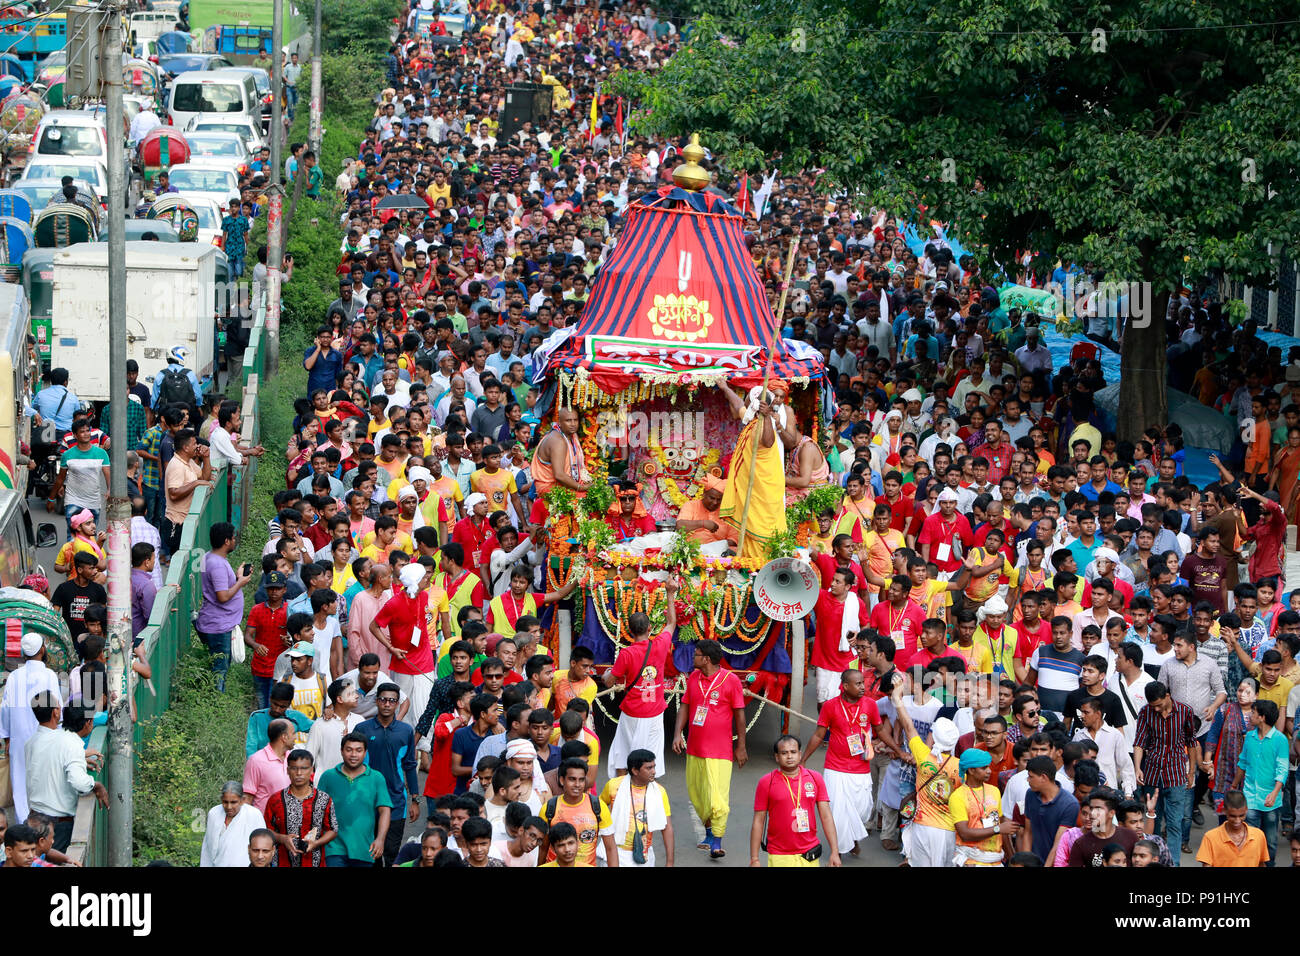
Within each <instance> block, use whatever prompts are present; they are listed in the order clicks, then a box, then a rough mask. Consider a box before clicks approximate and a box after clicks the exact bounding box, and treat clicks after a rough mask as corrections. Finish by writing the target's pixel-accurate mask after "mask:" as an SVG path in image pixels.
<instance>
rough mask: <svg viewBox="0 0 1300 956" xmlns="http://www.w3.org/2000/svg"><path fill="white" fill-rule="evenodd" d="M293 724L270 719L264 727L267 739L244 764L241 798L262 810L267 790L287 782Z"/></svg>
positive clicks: (285, 785) (264, 805) (279, 786)
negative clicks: (267, 741)
mask: <svg viewBox="0 0 1300 956" xmlns="http://www.w3.org/2000/svg"><path fill="white" fill-rule="evenodd" d="M294 734H295V731H294V726H293V724H292V723H291V722H289V721H287V720H273V721H271V723H270V724H269V725H268V726H267V728H266V736H267V737H268V738H269V739H270V743H268V744H267V745H266V746H265V747H263V748H262V749H261V750H259V751H258V752H257V753H255V754H253V756H251V757H249V758H248V762H247V763H245V764H244V802H245V803H251V804H252V805H253V806H255V807H257V809H258V810H259V811H260V812H261V813H263V814H265V813H266V801H268V800H270V799H271V794H273V793H279V792H280V791H281V790H283V789H284V788H285V787H287V786H289V764H288V756H289V751H290V750H292V749H293V741H294Z"/></svg>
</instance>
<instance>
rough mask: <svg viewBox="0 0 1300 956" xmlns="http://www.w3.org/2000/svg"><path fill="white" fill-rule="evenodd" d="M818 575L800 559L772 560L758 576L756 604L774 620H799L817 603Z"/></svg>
mask: <svg viewBox="0 0 1300 956" xmlns="http://www.w3.org/2000/svg"><path fill="white" fill-rule="evenodd" d="M817 591H818V587H817V574H816V573H815V572H814V571H813V569H812V568H811V567H810V566H809V565H808V564H807V563H806V562H804V561H800V560H799V559H798V558H777V559H776V560H775V561H769V562H768V563H767V564H765V565H763V567H762V568H761V569H760V570H759V572H758V574H756V575H755V576H754V603H755V604H757V605H758V609H759V610H760V611H762V612H763V613H764V614H766V615H767V616H768V617H770V618H771V619H772V620H774V621H797V620H799V619H800V618H804V617H807V616H808V615H809V614H811V613H812V610H813V607H814V606H816V604H817Z"/></svg>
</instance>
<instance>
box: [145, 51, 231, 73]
mask: <svg viewBox="0 0 1300 956" xmlns="http://www.w3.org/2000/svg"><path fill="white" fill-rule="evenodd" d="M232 66H234V64H233V63H231V62H230V61H229V60H227V59H226V58H225V57H224V56H221V55H219V54H216V53H164V54H162V55H160V56H159V57H158V69H160V70H162V71H163V72H164V73H166V74H167V76H168V77H169V78H175V77H177V76H180V75H181V74H182V73H203V72H207V71H209V70H227V69H229V68H230V67H232Z"/></svg>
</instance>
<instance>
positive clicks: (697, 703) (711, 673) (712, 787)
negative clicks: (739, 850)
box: [673, 639, 749, 860]
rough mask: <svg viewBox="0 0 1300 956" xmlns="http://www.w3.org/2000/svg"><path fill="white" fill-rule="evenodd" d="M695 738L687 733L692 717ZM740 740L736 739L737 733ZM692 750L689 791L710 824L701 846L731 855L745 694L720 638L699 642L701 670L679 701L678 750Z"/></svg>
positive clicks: (689, 754) (743, 754)
mask: <svg viewBox="0 0 1300 956" xmlns="http://www.w3.org/2000/svg"><path fill="white" fill-rule="evenodd" d="M688 718H689V720H690V728H691V731H690V737H689V738H687V737H684V736H683V733H684V731H685V730H686V722H687V719H688ZM733 732H734V733H735V735H736V743H735V745H734V747H733V745H732V742H731V735H732V733H733ZM682 751H685V752H686V792H687V794H688V795H689V796H690V798H691V805H692V806H694V807H695V812H696V813H697V814H699V817H700V820H701V821H703V823H704V831H705V837H704V842H703V843H701V844H700V846H701V847H705V846H707V847H708V850H709V857H710V858H711V859H715V860H716V859H718V858H720V857H723V856H726V855H727V854H726V851H724V850H723V849H722V838H723V836H724V835H725V834H726V832H727V817H728V816H730V814H731V761H732V759H733V757H734V759H735V761H736V763H737V765H739V766H741V767H743V766H745V762H746V761H747V760H749V754H748V753H747V752H746V750H745V694H744V689H743V688H742V686H741V683H740V678H738V677H737V676H736V675H735V673H733V672H732V671H729V670H723V668H722V645H721V644H719V643H718V642H717V641H714V640H707V639H706V640H703V641H697V642H696V644H695V670H694V671H692V672H691V674H690V676H689V677H687V678H686V692H685V694H684V695H683V696H682V701H681V703H680V704H678V706H677V720H676V723H675V724H674V725H673V753H678V754H680V753H682Z"/></svg>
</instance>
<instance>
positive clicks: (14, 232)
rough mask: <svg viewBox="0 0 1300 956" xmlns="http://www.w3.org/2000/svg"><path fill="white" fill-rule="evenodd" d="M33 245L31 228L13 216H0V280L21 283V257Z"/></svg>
mask: <svg viewBox="0 0 1300 956" xmlns="http://www.w3.org/2000/svg"><path fill="white" fill-rule="evenodd" d="M33 245H35V239H34V238H33V236H32V227H31V226H29V225H27V223H25V222H23V221H22V220H21V219H15V218H14V217H13V216H0V278H3V280H4V281H5V282H19V281H21V280H22V262H23V256H25V255H27V250H28V249H31V248H32V246H33Z"/></svg>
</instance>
